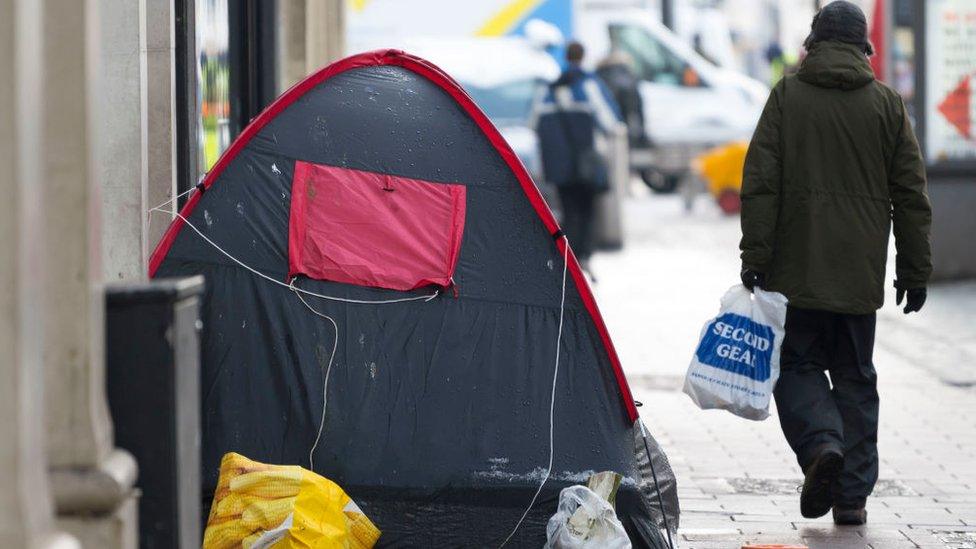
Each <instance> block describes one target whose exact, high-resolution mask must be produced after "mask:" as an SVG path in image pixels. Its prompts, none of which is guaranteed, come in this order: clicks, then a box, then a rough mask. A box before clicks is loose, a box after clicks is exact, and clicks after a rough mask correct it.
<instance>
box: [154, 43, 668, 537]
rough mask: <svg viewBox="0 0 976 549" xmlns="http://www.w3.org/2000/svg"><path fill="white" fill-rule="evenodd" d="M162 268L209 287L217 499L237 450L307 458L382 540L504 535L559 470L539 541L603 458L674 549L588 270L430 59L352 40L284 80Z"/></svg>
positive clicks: (629, 518) (182, 228) (183, 223)
mask: <svg viewBox="0 0 976 549" xmlns="http://www.w3.org/2000/svg"><path fill="white" fill-rule="evenodd" d="M564 258H565V259H566V261H564ZM564 267H565V268H564ZM149 272H150V276H152V277H170V276H184V275H191V274H203V275H205V277H206V281H207V284H206V285H207V288H206V293H205V298H204V306H203V310H202V316H203V326H204V327H203V334H202V356H203V373H202V381H201V383H202V391H203V403H202V406H203V410H202V422H203V425H202V437H203V438H202V452H203V456H202V461H203V479H204V480H203V482H204V493H205V499H206V498H211V497H212V495H213V489H214V486H215V485H216V481H217V472H218V467H219V463H220V458H221V456H222V455H223V454H224V453H225V452H229V451H235V452H239V453H242V454H244V455H247V456H248V457H250V458H252V459H256V460H259V461H263V462H270V463H280V464H299V465H304V466H306V467H309V466H312V467H314V470H315V471H316V472H318V473H321V474H322V475H324V476H326V477H328V478H330V479H332V480H334V481H335V482H337V483H338V484H339V485H341V486H342V487H343V488H344V489H345V490H346V491H347V492H348V493H349V494H350V495H351V496H352V497H353V498H354V499H355V500H356V501H357V503H359V505H360V507H361V508H362V509H363V511H364V512H365V513H366V514H367V515H368V516H369V517H370V518H371V519H372V520H373V521H374V522H375V523H376V524H377V525H378V526H379V527H380V529H381V530H382V531H383V537H382V538H381V544H386V545H395V546H417V545H422V546H459V545H464V546H496V547H497V546H498V545H499V544H500V543H501V542H502V541H504V540H505V539H506V537H507V536H508V535H509V533H510V532H511V530H512V529H513V527H514V526H515V525H516V524H517V523H518V522H519V518H520V516H522V514H523V512H524V511H525V509H526V508H527V507H528V505H529V502H530V500H531V499H532V497H533V494H534V493H535V492H536V490H537V489H538V488H539V486H540V484H541V483H542V481H543V479H544V478H545V477H546V476H547V475H546V474H545V473H546V471H547V469H551V475H549V478H548V481H547V482H545V484H544V488H543V489H542V491H541V493H540V494H539V495H538V500H537V501H536V502H535V504H534V505H533V506H532V508H531V511H530V512H529V513H528V515H527V516H526V517H525V520H524V522H522V524H521V525H520V527H519V528H518V530H517V531H515V533H514V535H513V536H512V537H511V540H510V542H509V546H534V547H539V546H541V544H542V543H543V542H544V541H545V525H546V521H547V520H548V518H549V516H551V514H552V513H553V512H554V510H555V506H556V501H557V498H558V493H559V490H560V489H561V488H562V487H565V486H567V485H570V484H574V483H578V482H580V481H585V479H586V477H587V475H588V474H589V472H591V471H602V470H613V471H616V472H619V473H621V474H623V475H624V476H625V477H626V478H625V481H624V484H623V485H622V486H621V489H620V492H619V495H618V501H617V510H618V514H619V515H620V517H621V519H622V520H623V522H624V524H625V526H626V528H627V530H628V533H629V534H630V535H631V537H632V539H634V540H637V541H638V542H639V543H637V545H636V546H641V545H645V546H652V547H653V546H659V545H660V540H661V537H660V531H659V530H658V529H657V527H658V526H659V524H660V520H659V519H660V512H659V510H660V506H659V503H660V502H661V498H657V497H656V495H657V493H655V492H654V487H653V486H651V485H650V481H649V480H648V475H647V468H646V467H643V468H642V466H641V463H640V460H639V459H638V457H637V456H638V454H639V453H640V451H643V450H641V449H643V448H644V446H643V443H642V442H640V441H641V440H642V439H641V437H640V434H639V433H638V432H637V429H636V428H635V421H637V420H638V414H637V409H636V408H635V403H634V401H633V398H632V397H631V393H630V389H629V388H628V386H627V381H626V378H625V377H624V374H623V371H622V369H621V366H620V362H619V360H618V358H617V355H616V354H615V351H614V348H613V344H612V343H611V341H610V337H609V335H608V333H607V329H606V326H605V325H604V323H603V320H602V319H601V317H600V313H599V311H598V309H597V305H596V302H595V301H594V298H593V295H592V294H591V292H590V289H589V287H588V285H587V282H586V280H585V278H584V276H583V274H582V272H581V270H580V268H579V265H578V264H577V262H576V259H575V258H574V257H573V255H572V253H570V252H569V250H567V245H566V239H565V238H564V237H563V236H562V233H561V231H560V229H559V227H558V225H557V223H556V221H555V219H554V218H553V216H552V214H551V213H550V210H549V208H548V207H547V205H546V204H545V202H544V200H543V199H542V197H541V195H540V194H539V192H538V190H537V188H536V186H535V185H534V183H533V182H532V180H531V179H530V178H529V176H528V174H527V173H526V171H525V169H524V168H523V167H522V165H521V163H520V162H519V160H518V159H517V157H516V156H515V154H514V153H513V152H512V150H511V149H510V148H509V147H508V145H507V144H506V143H505V141H504V140H503V139H502V138H501V136H500V135H499V133H498V131H497V130H496V129H495V128H494V127H493V126H492V124H491V123H490V122H489V121H488V119H487V118H486V117H485V115H484V114H483V113H482V112H481V111H480V110H479V109H478V107H477V106H475V104H474V103H473V102H472V101H471V99H470V98H469V97H468V96H467V95H466V94H465V92H464V91H463V90H462V89H461V88H460V87H459V86H458V85H457V84H456V83H455V82H454V81H453V80H452V79H451V78H450V77H449V76H447V75H446V74H444V73H443V72H442V71H440V70H439V69H438V68H437V67H435V66H433V65H431V64H430V63H428V62H426V61H424V60H422V59H419V58H416V57H413V56H411V55H408V54H405V53H403V52H400V51H395V50H383V51H377V52H371V53H366V54H360V55H356V56H353V57H350V58H347V59H345V60H342V61H339V62H337V63H335V64H333V65H331V66H329V67H326V68H324V69H322V70H321V71H319V72H317V73H315V74H313V75H311V76H309V77H308V78H306V79H305V80H304V81H302V82H300V83H299V84H297V85H296V86H294V87H293V88H292V89H290V90H289V91H287V92H286V93H285V94H283V95H282V96H281V97H280V98H279V99H277V100H276V101H275V102H274V103H273V104H272V105H270V106H269V107H268V108H267V109H266V110H265V111H264V112H263V113H262V114H261V115H260V116H258V117H257V118H255V119H254V120H253V121H252V122H251V123H250V125H249V126H248V127H247V128H246V129H245V130H244V131H243V132H242V133H241V135H240V136H239V137H238V138H237V139H236V140H235V141H234V142H233V143H232V144H231V146H230V147H229V148H228V150H227V151H226V152H225V153H224V154H223V156H222V157H221V158H220V160H219V161H218V162H217V164H216V165H215V166H214V167H213V169H212V170H211V171H210V172H209V173H208V174H207V176H206V177H205V178H204V180H203V181H202V182H201V183H200V184H199V185H198V186H197V188H196V191H195V192H193V193H192V194H190V196H189V199H188V200H187V202H186V204H185V206H184V207H183V208H182V210H181V212H180V214H179V216H178V217H176V218H175V219H174V220H173V222H172V224H171V225H170V227H169V229H168V230H167V232H166V233H165V235H164V236H163V238H162V240H161V241H160V243H159V245H158V247H157V248H156V250H155V251H154V253H153V254H152V256H151V258H150V265H149ZM557 341H559V342H560V343H559V347H558V348H559V350H560V351H561V353H560V356H559V358H558V368H559V369H558V375H555V376H554V374H555V367H556V359H555V357H556V350H557ZM554 379H555V382H554ZM553 387H555V389H553ZM553 395H555V396H554V398H553ZM550 406H552V416H551V417H552V427H551V429H552V432H551V434H552V441H553V445H552V455H553V465H552V467H551V468H549V467H548V457H549V451H550V447H549V438H550ZM648 448H649V451H650V453H652V454H654V456H655V459H656V460H657V461H656V465H657V469H658V470H657V475H659V476H663V478H665V479H666V480H667V483H668V485H667V486H662V489H663V490H664V491H665V496H666V497H665V498H664V499H665V500H668V499H669V498H671V499H670V501H673V502H674V503H675V504H676V500H675V499H674V497H673V489H674V486H673V476H671V474H670V470H669V469H668V468H667V465H666V462H665V460H664V456H663V453H661V452H659V450H658V449H657V446H655V445H654V444H653V441H651V446H650V447H648ZM645 462H646V456H645ZM645 465H646V463H645ZM662 482H664V481H662ZM649 486H650V487H649ZM649 496H655V497H649ZM208 506H209V501H205V507H208ZM676 526H677V524H676V521H675V520H674V519H672V524H671V528H672V529H673V528H675V527H676Z"/></svg>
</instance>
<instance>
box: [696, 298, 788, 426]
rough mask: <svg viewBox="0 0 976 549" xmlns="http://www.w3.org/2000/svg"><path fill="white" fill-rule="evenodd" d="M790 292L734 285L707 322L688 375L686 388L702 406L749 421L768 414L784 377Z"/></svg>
mask: <svg viewBox="0 0 976 549" xmlns="http://www.w3.org/2000/svg"><path fill="white" fill-rule="evenodd" d="M785 323H786V296H784V295H783V294H780V293H776V292H766V291H763V290H761V289H759V288H756V289H755V292H750V291H749V290H747V289H746V288H745V286H743V285H741V284H739V285H736V286H733V287H732V288H730V289H729V291H728V292H726V293H725V296H724V297H723V298H722V309H721V311H719V314H718V316H716V317H715V318H713V319H711V320H709V321H708V322H706V323H705V327H704V328H702V331H701V336H700V337H699V342H698V349H696V350H695V356H694V357H692V359H691V365H690V366H688V373H687V375H685V387H684V391H685V393H687V394H688V396H690V397H691V399H692V400H693V401H695V404H697V405H698V407H699V408H701V409H703V410H707V409H710V408H719V409H722V410H728V411H730V412H732V413H733V414H735V415H737V416H741V417H744V418H746V419H754V420H762V419H766V418H767V417H768V416H769V399H770V397H771V396H772V394H773V387H774V386H775V385H776V380H777V379H779V349H780V345H782V343H783V335H784V324H785Z"/></svg>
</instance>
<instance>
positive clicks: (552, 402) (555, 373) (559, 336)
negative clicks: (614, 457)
mask: <svg viewBox="0 0 976 549" xmlns="http://www.w3.org/2000/svg"><path fill="white" fill-rule="evenodd" d="M560 238H562V239H563V244H564V246H563V285H562V296H561V297H560V299H559V329H558V330H556V365H555V367H553V370H552V393H551V394H550V395H549V465H548V466H547V467H546V474H545V476H543V477H542V482H541V483H539V487H538V488H537V489H536V491H535V495H533V496H532V500H531V501H530V502H529V506H528V507H526V508H525V512H524V513H522V517H521V518H520V519H519V520H518V522H517V523H516V524H515V528H513V529H512V532H511V533H510V534H508V537H507V538H505V541H503V542H502V544H501V545H499V546H498V549H501V548H502V547H505V545H506V544H507V543H508V542H509V540H511V539H512V536H514V535H515V533H516V532H518V529H519V527H520V526H522V522H524V521H525V517H527V516H528V515H529V511H531V510H532V506H533V505H535V501H536V500H537V499H538V498H539V494H541V493H542V487H543V486H545V485H546V481H548V480H549V475H550V474H552V461H553V455H554V454H555V445H554V444H553V432H554V428H553V417H554V412H555V409H556V379H558V377H559V348H560V346H561V345H562V340H563V316H564V313H565V312H566V271H567V269H566V267H567V265H569V239H568V238H566V235H565V234H563V235H561V236H560Z"/></svg>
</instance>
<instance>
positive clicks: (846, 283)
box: [740, 42, 932, 314]
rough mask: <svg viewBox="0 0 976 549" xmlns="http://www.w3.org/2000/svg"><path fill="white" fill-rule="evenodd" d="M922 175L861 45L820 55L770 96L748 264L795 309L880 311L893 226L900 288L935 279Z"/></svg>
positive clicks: (749, 210) (749, 225) (906, 128)
mask: <svg viewBox="0 0 976 549" xmlns="http://www.w3.org/2000/svg"><path fill="white" fill-rule="evenodd" d="M925 187H926V184H925V166H924V164H923V162H922V157H921V154H920V152H919V148H918V141H917V140H916V139H915V133H914V132H913V131H912V126H911V122H910V121H909V119H908V115H907V112H906V110H905V105H904V103H903V102H902V100H901V98H900V97H899V96H898V94H897V93H896V92H895V91H894V90H892V89H891V88H889V87H888V86H885V85H884V84H882V83H880V82H878V81H876V80H875V79H874V73H873V72H872V71H871V67H870V65H869V64H868V60H867V58H866V57H865V55H864V54H863V53H862V52H861V51H860V50H859V48H858V47H857V46H853V45H850V44H844V43H841V42H821V43H818V44H816V45H814V46H813V47H812V48H811V51H810V52H809V54H808V55H807V57H806V59H804V61H803V63H802V64H801V65H800V70H799V72H798V73H797V74H796V75H794V76H788V77H786V78H784V79H783V80H781V81H780V82H779V83H778V84H777V85H776V87H775V88H774V89H773V91H772V93H771V94H770V97H769V100H768V102H767V103H766V107H765V108H764V110H763V113H762V117H761V118H760V120H759V125H758V127H757V128H756V132H755V134H754V135H753V138H752V142H751V143H750V145H749V152H748V153H747V155H746V163H745V171H744V174H743V183H742V242H741V244H740V248H741V249H742V265H743V267H744V268H748V269H752V270H754V271H759V272H761V273H764V274H765V276H766V283H765V288H766V289H768V290H773V291H777V292H781V293H783V294H784V295H786V297H787V298H788V299H789V301H790V305H791V306H794V307H799V308H804V309H819V310H826V311H834V312H839V313H848V314H866V313H871V312H874V311H875V310H877V309H878V308H880V307H881V305H882V304H883V303H884V280H885V263H886V259H887V255H888V234H889V233H890V232H891V228H892V222H893V223H894V234H895V247H896V252H897V256H896V261H895V264H896V270H897V272H896V277H897V280H896V282H895V285H896V286H897V287H899V288H905V289H909V288H917V287H923V286H925V285H926V284H927V282H928V278H929V275H930V274H931V271H932V264H931V251H930V247H929V227H930V225H931V220H932V210H931V206H930V205H929V199H928V196H927V194H926V189H925Z"/></svg>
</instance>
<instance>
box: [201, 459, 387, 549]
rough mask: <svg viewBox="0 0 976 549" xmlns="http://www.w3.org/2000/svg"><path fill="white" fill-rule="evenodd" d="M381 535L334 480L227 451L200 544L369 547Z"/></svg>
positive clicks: (212, 548) (221, 548)
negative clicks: (260, 461) (205, 529)
mask: <svg viewBox="0 0 976 549" xmlns="http://www.w3.org/2000/svg"><path fill="white" fill-rule="evenodd" d="M379 537H380V531H379V529H377V528H376V526H375V525H373V523H372V522H371V521H370V520H369V519H368V518H367V517H366V515H364V514H363V512H362V511H361V510H360V509H359V507H358V506H357V505H356V503H355V502H354V501H352V499H350V498H349V496H348V495H346V493H345V492H343V491H342V488H340V487H339V486H338V485H337V484H336V483H334V482H332V481H330V480H328V479H326V478H324V477H322V476H320V475H318V474H316V473H313V472H312V471H309V470H307V469H303V468H301V467H299V466H297V465H268V464H265V463H259V462H257V461H253V460H250V459H248V458H246V457H244V456H242V455H240V454H235V453H233V452H231V453H228V454H226V455H224V458H223V459H222V460H221V462H220V478H219V479H218V481H217V490H216V492H215V493H214V500H213V504H212V505H211V507H210V517H209V518H208V520H207V531H206V532H205V533H204V536H203V549H230V548H243V549H268V548H274V549H310V548H314V549H326V548H328V549H332V548H342V549H369V548H371V547H373V545H375V544H376V541H377V540H378V539H379Z"/></svg>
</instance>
